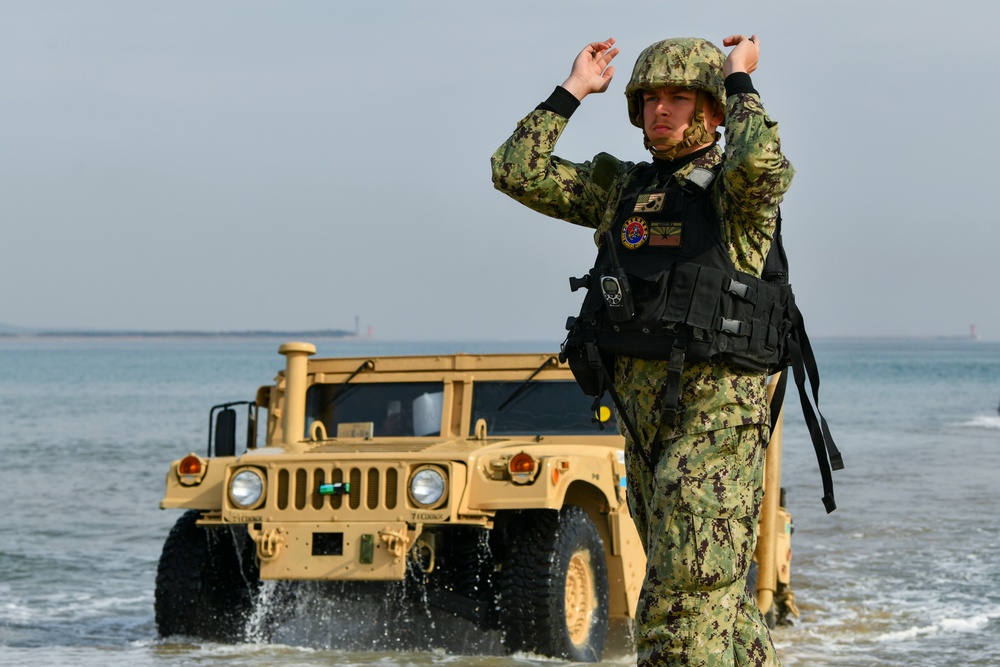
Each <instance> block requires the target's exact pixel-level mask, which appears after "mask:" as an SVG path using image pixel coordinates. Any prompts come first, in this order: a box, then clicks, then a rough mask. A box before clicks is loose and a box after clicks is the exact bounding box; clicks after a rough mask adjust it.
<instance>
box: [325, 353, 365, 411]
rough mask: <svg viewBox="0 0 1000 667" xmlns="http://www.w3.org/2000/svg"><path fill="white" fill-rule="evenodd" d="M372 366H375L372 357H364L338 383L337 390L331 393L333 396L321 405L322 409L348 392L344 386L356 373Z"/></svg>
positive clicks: (334, 402)
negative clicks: (359, 363)
mask: <svg viewBox="0 0 1000 667" xmlns="http://www.w3.org/2000/svg"><path fill="white" fill-rule="evenodd" d="M373 368H375V362H374V361H373V360H372V359H365V361H364V363H362V364H361V365H360V366H358V367H357V369H355V371H354V372H353V373H351V374H350V375H349V376H348V377H347V379H346V380H344V381H343V382H341V383H340V385H339V386H338V387H337V392H336V393H335V394H334V395H333V398H331V399H330V400H329V401H327V402H326V404H325V405H324V406H323V409H324V410H325V409H326V408H331V407H333V406H334V405H336V404H337V402H338V401H339V400H340V399H342V398H343V397H344V396H347V394H348V393H350V392H349V391H346V390H345V389H344V387H346V386H347V385H349V384H350V383H351V380H353V379H354V378H355V377H357V375H358V373H360V372H361V371H364V370H371V369H373ZM352 389H353V387H352Z"/></svg>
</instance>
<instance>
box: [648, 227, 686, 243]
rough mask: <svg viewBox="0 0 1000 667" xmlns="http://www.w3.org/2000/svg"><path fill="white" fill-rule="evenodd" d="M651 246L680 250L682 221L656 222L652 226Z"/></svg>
mask: <svg viewBox="0 0 1000 667" xmlns="http://www.w3.org/2000/svg"><path fill="white" fill-rule="evenodd" d="M651 227H652V229H651V230H650V236H649V245H651V246H654V245H655V246H667V247H672V248H679V247H680V245H681V229H682V225H681V221H680V220H677V221H674V222H654V223H653V224H652V225H651Z"/></svg>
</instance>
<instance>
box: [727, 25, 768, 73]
mask: <svg viewBox="0 0 1000 667" xmlns="http://www.w3.org/2000/svg"><path fill="white" fill-rule="evenodd" d="M722 44H723V46H735V47H736V48H734V49H733V50H732V51H730V52H729V56H727V57H726V64H725V66H723V68H722V72H723V74H724V75H725V76H729V75H730V74H732V73H733V72H746V73H747V74H750V73H752V72H753V71H754V70H755V69H757V60H758V59H759V58H760V40H759V39H757V35H751V36H750V37H747V36H745V35H730V36H729V37H726V38H725V39H724V40H722Z"/></svg>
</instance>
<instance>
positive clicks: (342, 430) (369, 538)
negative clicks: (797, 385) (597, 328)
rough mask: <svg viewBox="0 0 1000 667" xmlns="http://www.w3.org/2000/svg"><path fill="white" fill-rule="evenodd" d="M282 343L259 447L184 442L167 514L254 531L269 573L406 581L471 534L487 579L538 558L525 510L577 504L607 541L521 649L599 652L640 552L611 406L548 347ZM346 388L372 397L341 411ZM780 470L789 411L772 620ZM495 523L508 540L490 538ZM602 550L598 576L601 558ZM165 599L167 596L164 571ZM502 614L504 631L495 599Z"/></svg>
mask: <svg viewBox="0 0 1000 667" xmlns="http://www.w3.org/2000/svg"><path fill="white" fill-rule="evenodd" d="M279 351H280V352H281V354H284V355H285V356H286V367H285V370H284V371H282V372H281V373H279V375H278V377H277V378H276V383H275V384H274V385H273V386H265V387H261V388H260V389H259V390H258V392H257V396H256V401H255V402H253V405H252V406H251V407H250V410H251V411H252V414H253V415H255V416H256V415H258V414H259V412H261V411H263V410H265V409H266V414H267V416H266V422H265V423H264V424H261V426H262V427H264V428H263V429H262V430H264V431H265V434H264V438H263V439H264V443H263V446H257V445H256V440H258V439H259V436H258V435H257V434H255V433H253V432H251V433H250V434H249V438H248V442H249V445H248V448H247V450H246V451H245V453H242V454H240V455H235V452H234V455H232V456H212V457H203V456H200V455H197V454H194V453H192V454H190V455H189V456H187V457H185V458H184V459H181V460H178V461H175V462H173V464H172V465H171V468H170V471H169V472H168V473H167V477H166V494H165V496H164V498H163V501H162V502H161V507H162V508H171V509H186V510H189V511H191V510H195V511H197V520H196V524H193V525H196V526H197V528H198V529H204V530H206V531H210V530H212V529H216V528H225V527H230V528H234V527H235V528H240V529H242V528H244V527H245V531H246V535H247V536H248V538H249V540H252V548H253V551H254V553H255V555H256V563H257V568H258V570H259V578H260V579H262V580H341V581H343V580H358V581H399V580H402V579H404V577H406V576H407V570H408V568H409V569H410V570H414V569H416V570H418V571H419V572H418V573H420V574H423V575H428V576H433V575H432V574H431V573H434V572H435V570H441V569H442V568H445V569H446V568H448V567H455V566H456V563H455V559H456V557H455V555H454V551H449V550H448V547H447V543H448V541H449V539H450V535H455V534H458V533H457V532H456V531H459V530H460V529H462V528H468V529H472V530H474V531H480V532H481V533H482V534H486V535H490V538H489V539H490V540H491V544H492V553H493V555H494V556H495V558H496V561H497V562H496V564H495V570H496V572H493V573H486V574H485V575H484V576H485V577H486V578H487V579H491V580H494V583H495V580H496V579H502V578H503V577H504V576H505V574H506V575H508V576H510V572H514V571H517V570H516V568H517V567H521V565H518V562H519V561H518V560H517V559H518V558H520V559H522V561H523V560H525V559H530V557H531V556H530V554H529V553H528V552H527V551H525V549H528V550H530V549H531V548H534V547H532V545H525V544H521V545H520V546H519V547H518V546H517V544H518V543H519V542H523V541H524V540H528V539H530V536H531V535H533V534H539V535H546V534H547V531H546V530H544V529H542V528H539V526H541V525H542V524H539V523H537V522H536V523H531V522H532V521H534V520H535V519H533V518H531V517H543V516H557V514H556V513H559V512H562V514H559V515H558V516H560V517H562V516H564V515H566V514H567V512H568V511H569V510H567V509H566V508H568V507H570V506H572V507H574V508H579V509H580V510H582V512H579V511H577V510H575V509H574V510H573V512H575V515H574V516H575V517H576V518H575V519H573V520H574V521H575V522H577V523H582V524H586V523H587V519H589V524H590V525H592V527H593V530H594V531H596V534H597V535H598V536H599V537H600V540H599V545H600V547H599V553H588V552H586V550H585V549H583V550H581V549H580V548H578V547H573V548H575V549H576V551H572V553H567V554H566V556H565V558H564V560H565V567H564V568H563V570H562V572H561V574H560V575H559V576H561V577H562V580H561V581H559V582H557V584H558V586H559V591H560V592H561V594H563V596H564V599H563V600H562V601H560V602H559V603H558V604H559V605H561V608H562V610H563V619H556V620H555V621H553V623H554V625H555V626H560V621H562V620H564V621H565V625H566V627H565V628H563V627H557V628H556V629H555V630H553V629H551V628H549V629H543V630H541V631H537V632H540V633H541V634H542V635H543V636H542V637H540V638H539V637H537V636H534V634H537V632H536V630H534V629H531V628H529V629H526V630H523V632H521V634H520V635H518V637H519V638H518V639H517V641H514V642H512V644H513V645H512V647H511V648H514V649H527V650H534V651H537V652H540V653H546V654H551V655H555V656H557V657H564V658H569V659H574V660H598V659H600V654H601V651H602V650H603V644H604V631H605V630H606V625H607V623H608V621H609V620H612V621H613V620H615V619H630V618H632V617H633V616H634V611H635V608H636V603H637V600H638V595H639V589H640V587H641V585H642V580H643V576H644V573H645V556H644V554H643V552H642V547H641V545H640V542H639V538H638V535H637V534H636V530H635V526H634V524H633V523H632V520H631V518H630V516H629V512H628V507H627V503H626V500H625V490H626V489H625V466H624V453H623V449H622V448H623V446H624V439H623V438H622V437H621V436H620V435H619V434H618V431H617V427H616V426H615V425H614V419H613V416H612V411H611V410H609V409H608V406H607V405H605V406H604V407H602V408H601V409H600V411H599V412H600V413H601V416H602V418H604V419H606V420H607V424H606V425H605V428H604V429H603V430H600V429H599V428H598V426H597V424H596V421H597V420H596V419H594V418H593V415H594V412H593V410H592V407H593V406H592V405H591V404H592V401H593V399H591V398H589V397H586V396H584V395H583V393H582V392H580V390H579V388H578V387H576V385H575V382H574V381H573V376H572V374H571V372H570V370H569V368H568V366H566V365H565V364H560V363H559V361H558V359H557V357H556V356H555V355H551V354H483V355H465V354H455V355H432V356H396V357H370V358H368V357H358V358H336V359H313V358H310V357H311V356H312V355H313V354H314V352H315V348H314V347H313V346H312V345H311V344H308V343H288V344H285V345H283V346H282V347H281V348H280V350H279ZM348 388H349V389H350V392H354V394H353V396H358V397H361V396H366V395H367V394H365V392H371V396H373V397H375V398H372V399H361V398H358V399H357V400H355V404H354V405H353V406H345V403H346V402H348V399H346V398H344V397H345V396H348ZM394 392H398V395H399V396H400V398H399V399H394V398H392V397H393V395H394ZM484 397H485V398H484ZM574 397H575V398H574ZM501 398H503V399H504V400H502V401H501V400H500V399H501ZM341 399H343V400H341ZM566 401H576V402H575V403H573V405H574V406H576V405H579V406H581V412H580V415H579V417H578V418H576V419H575V420H570V421H571V422H572V423H569V422H567V423H563V419H562V416H561V415H564V414H565V413H566V412H567V411H568V410H567V409H566V407H565V405H566ZM358 415H361V418H358ZM261 418H262V417H261ZM348 419H349V420H350V421H345V420H348ZM394 419H395V421H393V420H394ZM256 423H258V422H257V421H256V420H253V421H252V423H251V426H250V429H251V431H252V430H254V429H255V428H256V427H255V426H253V424H256ZM392 433H398V435H393V434H392ZM422 433H426V435H423V434H422ZM218 437H219V436H218V435H217V436H216V438H218ZM218 448H219V442H218V440H217V442H216V449H218ZM241 473H243V475H242V477H240V483H241V484H242V482H243V480H249V482H250V484H249V486H250V487H251V489H252V490H253V491H255V490H256V488H257V486H256V485H257V484H258V481H257V480H255V479H254V478H255V477H256V478H259V485H260V487H261V494H260V498H259V499H253V497H252V495H253V494H252V493H251V497H250V502H248V501H247V498H246V497H245V496H243V495H240V494H241V492H239V491H238V492H237V493H235V494H234V492H233V491H232V490H231V485H232V484H233V480H234V479H235V478H236V477H237V476H238V475H241ZM418 475H419V477H418ZM780 475H781V428H780V421H779V426H778V428H777V429H776V432H775V434H774V437H773V438H772V441H771V443H770V445H769V449H768V455H767V470H766V481H765V484H766V491H765V502H764V508H763V510H762V516H761V519H760V539H759V545H758V550H757V554H756V561H757V563H758V567H757V576H756V588H757V590H756V594H757V599H758V604H759V605H760V606H761V608H762V610H764V611H765V612H769V614H770V617H771V618H773V617H774V615H775V613H776V612H777V613H778V615H780V616H783V615H784V614H785V613H786V612H787V611H793V612H794V611H795V609H794V601H793V598H792V597H791V590H790V588H789V575H790V567H789V566H790V559H791V544H790V535H791V518H790V516H789V514H788V513H787V512H786V511H785V509H784V508H783V507H781V506H780V500H781V494H780V493H779V492H778V489H780ZM424 480H426V484H425V483H424ZM414 487H416V491H415V490H414ZM771 489H774V491H771ZM438 495H439V497H435V496H438ZM545 511H548V512H549V515H545V514H544V512H545ZM539 512H542V514H539ZM529 519H530V521H529V522H528V523H527V524H522V523H517V522H518V521H522V522H523V521H528V520H529ZM560 520H562V519H560ZM553 525H555V524H553ZM500 527H504V531H505V532H504V535H505V537H504V538H503V540H498V541H492V540H493V538H494V537H496V533H497V532H498V529H499V528H500ZM583 528H584V529H585V530H588V531H589V530H590V527H589V526H583ZM536 529H537V530H538V531H540V532H537V533H533V532H532V530H536ZM191 530H194V528H193V526H192V528H191ZM548 532H551V531H548ZM556 532H558V530H557V531H556ZM501 542H503V544H501ZM248 544H249V542H248ZM518 548H520V549H522V552H521V555H520V556H517V555H514V556H511V559H512V560H511V561H510V563H511V564H508V561H507V560H506V559H507V556H504V555H502V554H504V553H507V550H509V549H514V550H516V549H518ZM546 548H547V545H544V544H543V545H537V549H542V550H544V549H546ZM560 548H561V547H560ZM167 550H168V549H167V548H165V552H164V558H166V557H167ZM591 551H597V550H596V549H591ZM581 554H582V555H581ZM449 558H450V561H449ZM557 560H558V559H557ZM598 560H603V564H604V571H605V574H602V573H601V572H600V571H598V570H595V568H594V562H595V561H598ZM459 565H460V564H459ZM163 567H164V565H163V561H162V560H161V571H162V569H163ZM528 567H532V566H528ZM255 574H256V573H255ZM163 576H165V575H163V574H162V572H161V577H163ZM605 576H606V582H604V581H603V578H604V577H605ZM602 587H604V588H606V591H603V590H600V589H601V588H602ZM443 588H446V589H449V591H450V593H449V594H450V595H454V594H455V591H453V590H451V588H452V587H448V586H444V587H443ZM505 590H506V591H510V590H512V589H511V588H510V587H509V586H508V587H507V588H504V587H503V586H501V585H497V591H499V593H498V597H499V598H500V601H499V602H497V603H495V604H494V603H493V602H486V603H485V604H484V607H489V606H491V605H493V606H499V607H503V605H504V600H505V599H506V598H505V595H507V596H508V597H510V596H512V595H520V593H517V592H514V593H506V594H505V593H504V592H503V591H505ZM513 590H516V589H513ZM460 593H461V591H459V594H460ZM157 594H158V605H159V604H160V601H159V597H160V594H161V591H160V580H159V579H158V590H157ZM775 594H777V595H778V598H777V599H775ZM166 595H168V593H164V596H166ZM605 598H606V599H605ZM480 602H483V601H482V600H480ZM523 605H527V608H528V609H529V611H527V612H526V611H525V609H524V608H519V611H518V612H517V614H516V615H517V616H523V615H524V614H526V613H528V614H530V613H535V612H537V613H539V614H544V613H545V612H544V611H538V610H537V609H535V602H534V601H530V600H529V601H524V602H523ZM445 606H447V605H445ZM600 607H603V609H602V608H600ZM174 609H176V607H170V606H169V605H165V608H164V609H163V610H161V609H160V607H159V606H158V608H157V621H158V623H159V624H160V629H161V633H164V632H165V629H166V631H167V632H169V631H170V628H171V627H172V626H171V624H170V621H169V619H161V616H166V615H169V614H170V613H172V611H171V610H174ZM556 616H558V612H556ZM161 621H162V622H161ZM493 623H494V625H496V624H497V623H499V626H500V627H499V629H500V630H501V631H508V630H509V629H508V628H506V627H504V625H505V618H504V613H503V610H502V609H501V612H500V618H499V619H494V621H493ZM602 623H603V624H604V626H605V627H603V628H601V627H598V626H599V625H600V624H602ZM542 624H544V623H542ZM595 627H596V628H597V632H598V636H595V635H594V630H593V628H595ZM546 633H549V634H552V633H556V634H560V633H561V634H560V636H561V635H563V634H564V635H565V638H564V640H562V639H552V638H551V637H548V636H545V635H546ZM514 634H515V635H517V633H514ZM560 642H562V643H560Z"/></svg>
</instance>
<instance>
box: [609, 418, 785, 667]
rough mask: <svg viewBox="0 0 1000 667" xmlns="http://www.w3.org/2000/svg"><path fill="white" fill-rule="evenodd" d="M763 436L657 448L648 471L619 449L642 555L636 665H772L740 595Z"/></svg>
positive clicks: (750, 547) (702, 437) (760, 625)
mask: <svg viewBox="0 0 1000 667" xmlns="http://www.w3.org/2000/svg"><path fill="white" fill-rule="evenodd" d="M768 434H769V427H768V426H767V425H766V424H751V425H747V426H738V427H735V428H728V429H721V430H717V431H708V432H705V433H696V434H692V435H685V436H682V437H679V438H676V439H673V440H669V441H665V442H663V443H662V456H661V457H660V460H659V462H658V464H657V466H656V469H655V470H652V471H651V470H649V469H648V466H647V464H646V462H645V458H646V457H643V456H638V455H637V454H638V452H636V451H635V450H634V447H635V446H636V445H635V444H633V443H632V442H631V441H629V442H628V443H627V447H626V466H627V469H628V501H629V505H630V507H631V509H632V515H633V518H634V520H635V524H636V528H637V529H638V531H639V537H640V539H641V540H642V543H643V547H644V549H645V551H646V557H647V567H646V579H645V581H644V582H643V585H642V591H641V593H640V596H639V605H638V609H637V611H636V644H637V649H638V665H639V667H680V666H681V665H684V666H686V667H687V666H697V667H744V666H746V665H750V666H753V667H765V666H767V667H774V666H779V665H780V664H781V663H780V662H779V661H778V658H777V656H776V655H775V652H774V645H773V644H772V643H771V636H770V633H769V632H768V629H767V625H766V623H765V622H764V619H763V616H762V615H761V613H760V611H759V610H758V609H757V605H756V603H754V601H753V598H752V597H751V596H750V593H749V592H748V591H747V588H746V575H747V570H748V568H749V566H750V561H751V559H752V557H753V551H754V547H755V545H756V542H757V519H758V515H759V512H760V501H761V498H762V496H763V492H762V487H763V468H764V466H763V460H764V444H765V443H766V442H767V438H768Z"/></svg>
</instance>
